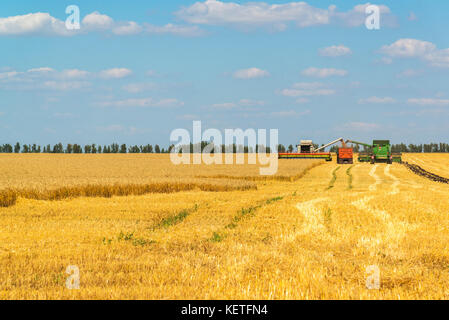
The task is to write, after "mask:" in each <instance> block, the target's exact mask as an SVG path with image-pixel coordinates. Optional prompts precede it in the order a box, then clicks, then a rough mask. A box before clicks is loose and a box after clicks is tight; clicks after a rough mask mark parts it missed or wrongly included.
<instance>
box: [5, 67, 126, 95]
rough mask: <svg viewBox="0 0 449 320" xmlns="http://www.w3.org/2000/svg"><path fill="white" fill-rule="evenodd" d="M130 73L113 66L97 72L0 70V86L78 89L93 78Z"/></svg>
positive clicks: (46, 69) (88, 84) (106, 77)
mask: <svg viewBox="0 0 449 320" xmlns="http://www.w3.org/2000/svg"><path fill="white" fill-rule="evenodd" d="M131 73H132V71H131V70H129V69H125V68H113V69H108V70H104V71H101V72H99V73H95V72H89V71H86V70H80V69H66V70H62V71H58V70H56V69H53V68H49V67H38V68H31V69H28V70H27V71H16V70H10V71H6V72H0V86H1V87H2V88H3V89H7V90H31V89H46V90H57V91H67V90H78V89H83V88H87V87H90V85H91V83H90V82H89V81H90V80H92V79H95V78H101V79H120V78H123V77H125V76H127V75H130V74H131Z"/></svg>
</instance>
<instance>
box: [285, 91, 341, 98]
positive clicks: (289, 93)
mask: <svg viewBox="0 0 449 320" xmlns="http://www.w3.org/2000/svg"><path fill="white" fill-rule="evenodd" d="M281 94H282V95H284V96H287V97H306V96H330V95H333V94H335V90H333V89H315V90H298V89H284V90H282V91H281Z"/></svg>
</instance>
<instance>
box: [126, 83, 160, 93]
mask: <svg viewBox="0 0 449 320" xmlns="http://www.w3.org/2000/svg"><path fill="white" fill-rule="evenodd" d="M156 87H157V86H156V84H154V83H152V82H148V83H130V84H127V85H125V86H123V90H125V91H127V92H129V93H139V92H143V91H150V90H154V89H156Z"/></svg>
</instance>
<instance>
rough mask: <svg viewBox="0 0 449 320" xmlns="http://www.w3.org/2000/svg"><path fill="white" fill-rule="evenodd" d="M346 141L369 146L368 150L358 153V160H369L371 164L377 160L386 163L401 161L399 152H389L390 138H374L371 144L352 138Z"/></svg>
mask: <svg viewBox="0 0 449 320" xmlns="http://www.w3.org/2000/svg"><path fill="white" fill-rule="evenodd" d="M346 143H353V144H358V145H362V146H365V147H369V148H370V151H368V152H366V151H365V152H360V153H359V157H358V160H359V162H370V163H372V164H374V163H379V162H386V163H388V164H391V163H393V162H399V163H400V162H402V154H401V153H393V152H391V144H390V140H374V141H373V144H372V145H369V144H367V143H363V142H358V141H352V140H348V141H346Z"/></svg>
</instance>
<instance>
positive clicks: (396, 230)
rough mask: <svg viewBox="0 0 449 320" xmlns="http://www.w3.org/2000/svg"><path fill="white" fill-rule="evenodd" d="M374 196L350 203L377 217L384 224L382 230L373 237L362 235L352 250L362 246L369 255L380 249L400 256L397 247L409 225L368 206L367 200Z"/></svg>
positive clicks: (373, 254) (376, 252)
mask: <svg viewBox="0 0 449 320" xmlns="http://www.w3.org/2000/svg"><path fill="white" fill-rule="evenodd" d="M374 198H375V197H374V196H366V197H363V198H361V199H358V200H356V201H353V202H352V203H351V204H352V205H353V206H355V207H356V208H358V209H359V210H362V211H363V210H364V211H367V212H369V213H371V214H372V215H373V216H374V217H375V218H377V219H379V220H380V221H381V222H382V223H383V225H384V230H383V231H382V232H379V233H378V234H377V235H376V236H374V237H369V236H368V237H366V236H362V237H361V238H360V239H359V240H358V242H357V246H356V248H355V249H354V250H357V248H363V249H364V250H367V251H368V252H369V254H370V256H375V255H376V254H378V253H379V252H381V250H382V251H383V252H384V253H387V254H388V255H392V256H400V254H401V253H400V252H399V250H398V249H399V246H400V244H401V241H402V239H403V238H404V237H405V235H406V232H407V231H408V230H409V229H410V225H409V224H408V223H407V222H404V221H396V222H395V221H394V220H393V219H392V218H391V215H390V214H389V213H388V212H386V211H384V210H380V209H376V208H373V207H372V206H370V205H369V202H370V201H371V200H373V199H374Z"/></svg>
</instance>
